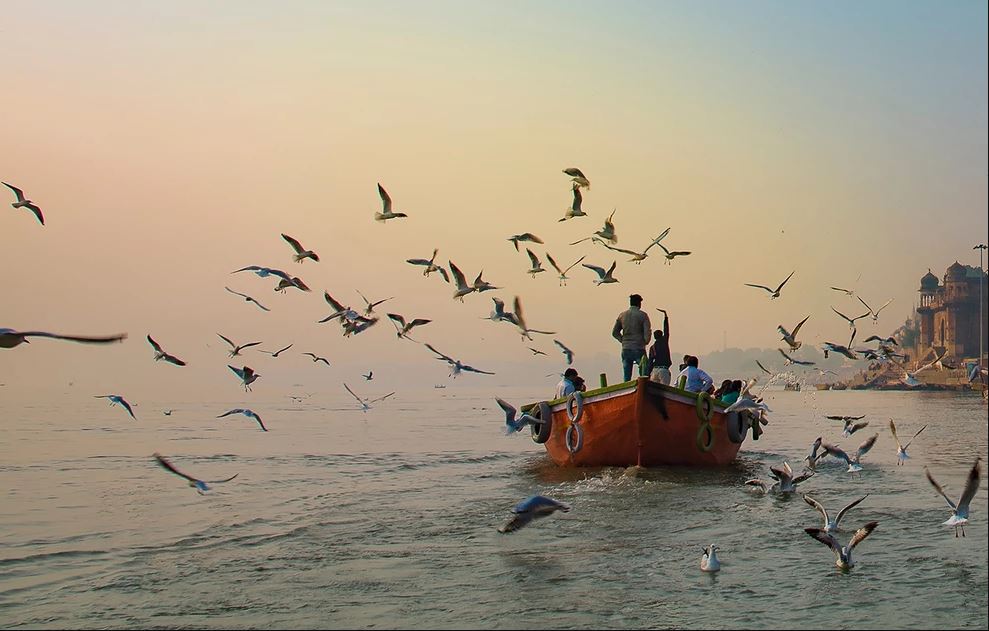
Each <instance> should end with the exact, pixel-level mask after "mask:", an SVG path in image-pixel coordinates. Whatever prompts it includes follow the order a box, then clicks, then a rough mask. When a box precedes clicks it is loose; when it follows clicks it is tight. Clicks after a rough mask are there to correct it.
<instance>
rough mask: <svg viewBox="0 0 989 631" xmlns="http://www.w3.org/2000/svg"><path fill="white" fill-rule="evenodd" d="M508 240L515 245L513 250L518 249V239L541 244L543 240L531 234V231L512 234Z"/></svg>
mask: <svg viewBox="0 0 989 631" xmlns="http://www.w3.org/2000/svg"><path fill="white" fill-rule="evenodd" d="M508 240H509V241H511V242H512V245H514V246H515V251H516V252H518V251H519V241H531V242H532V243H539V244H542V242H543V240H542V239H540V238H539V237H537V236H536V235H534V234H532V233H531V232H523V233H522V234H513V235H512V236H510V237H508Z"/></svg>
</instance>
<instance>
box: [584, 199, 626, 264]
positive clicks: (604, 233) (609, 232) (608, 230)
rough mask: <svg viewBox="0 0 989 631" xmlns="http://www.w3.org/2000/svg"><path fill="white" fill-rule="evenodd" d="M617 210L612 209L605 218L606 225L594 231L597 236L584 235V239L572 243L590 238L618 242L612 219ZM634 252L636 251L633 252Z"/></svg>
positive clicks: (600, 241) (603, 243)
mask: <svg viewBox="0 0 989 631" xmlns="http://www.w3.org/2000/svg"><path fill="white" fill-rule="evenodd" d="M615 212H617V209H615V210H613V211H611V215H609V216H608V218H607V219H605V220H604V227H603V228H601V229H600V230H597V231H595V232H594V235H597V236H594V235H592V236H590V237H584V238H583V239H578V240H577V241H574V242H573V243H571V244H570V245H577V244H578V243H583V242H584V241H587V240H588V239H593V240H594V241H597V242H599V243H601V244H602V245H607V243H610V244H612V245H614V244H616V243H618V234H617V233H616V232H615V224H614V222H613V221H612V219H613V218H614V216H615ZM605 242H607V243H605ZM632 254H635V253H634V252H632Z"/></svg>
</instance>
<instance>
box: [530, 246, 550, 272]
mask: <svg viewBox="0 0 989 631" xmlns="http://www.w3.org/2000/svg"><path fill="white" fill-rule="evenodd" d="M525 252H526V254H528V255H529V261H531V262H532V267H530V268H529V270H528V271H527V272H526V273H527V274H531V275H532V277H533V278H535V277H536V274H538V273H539V272H545V271H546V270H545V269H543V264H542V263H541V262H539V257H538V256H536V255H535V253H534V252H533V251H532V250H530V249H529V248H526V249H525Z"/></svg>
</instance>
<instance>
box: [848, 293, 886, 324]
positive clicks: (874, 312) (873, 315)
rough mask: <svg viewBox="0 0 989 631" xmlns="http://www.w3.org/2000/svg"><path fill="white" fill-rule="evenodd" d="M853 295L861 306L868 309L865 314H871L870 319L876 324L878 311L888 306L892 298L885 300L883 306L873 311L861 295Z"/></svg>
mask: <svg viewBox="0 0 989 631" xmlns="http://www.w3.org/2000/svg"><path fill="white" fill-rule="evenodd" d="M855 297H856V298H858V301H859V302H861V303H862V306H863V307H865V308H866V309H868V310H869V313H867V314H865V315H871V316H872V321H873V322H875V323H876V324H878V323H879V312H880V311H882V310H883V309H885V308H886V307H888V306H889V303H891V302H893V298H890V299H889V300H887V301H886V304H884V305H883V306H881V307H879V308H878V309H876V310H875V311H873V310H872V307H870V306H869V305H868V303H866V302H865V301H864V300H862V296H855Z"/></svg>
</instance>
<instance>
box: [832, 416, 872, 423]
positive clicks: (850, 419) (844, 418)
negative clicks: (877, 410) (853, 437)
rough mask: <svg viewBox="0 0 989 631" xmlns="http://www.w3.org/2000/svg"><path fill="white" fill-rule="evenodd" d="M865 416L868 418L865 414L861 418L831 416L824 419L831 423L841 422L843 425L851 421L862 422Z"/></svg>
mask: <svg viewBox="0 0 989 631" xmlns="http://www.w3.org/2000/svg"><path fill="white" fill-rule="evenodd" d="M865 416H866V415H865V414H863V415H861V416H842V415H840V414H831V415H828V416H825V417H824V418H826V419H828V420H829V421H841V422H843V423H848V422H850V421H861V420H862V419H864V418H865Z"/></svg>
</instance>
